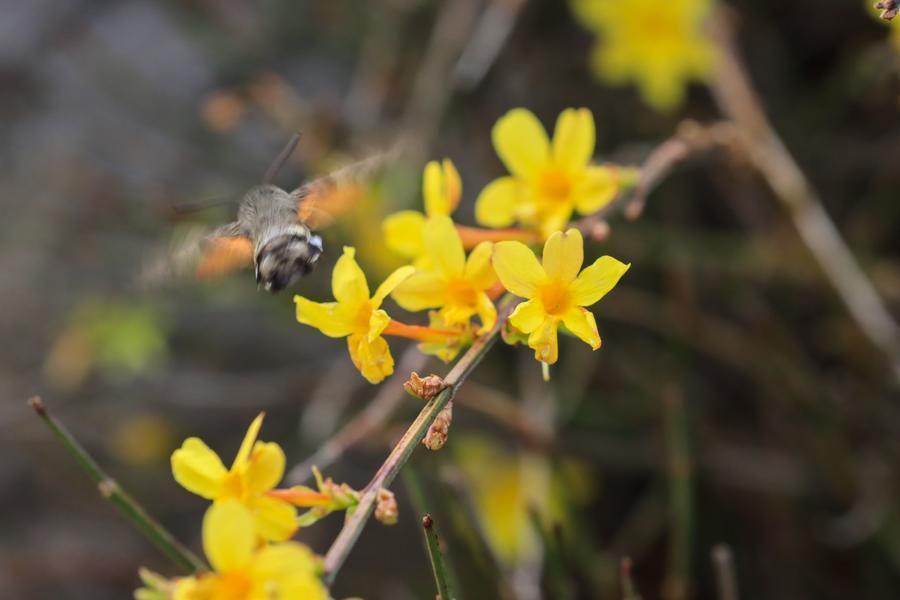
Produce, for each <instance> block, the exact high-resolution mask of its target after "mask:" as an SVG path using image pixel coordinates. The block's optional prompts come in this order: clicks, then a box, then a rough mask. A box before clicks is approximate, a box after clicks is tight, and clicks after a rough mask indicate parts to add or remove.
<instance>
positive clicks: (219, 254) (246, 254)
mask: <svg viewBox="0 0 900 600" xmlns="http://www.w3.org/2000/svg"><path fill="white" fill-rule="evenodd" d="M202 246H204V248H203V254H202V256H201V257H200V262H198V263H197V267H196V268H195V269H194V277H196V278H197V279H204V280H205V279H215V278H218V277H221V276H223V275H227V274H228V273H231V272H232V271H234V270H236V269H241V268H244V267H248V266H250V265H252V264H253V242H252V241H250V238H248V237H245V236H221V235H211V236H209V237H207V238H206V239H205V240H204V241H203V244H202Z"/></svg>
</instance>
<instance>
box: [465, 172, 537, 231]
mask: <svg viewBox="0 0 900 600" xmlns="http://www.w3.org/2000/svg"><path fill="white" fill-rule="evenodd" d="M524 194H525V191H524V189H523V187H522V183H521V182H520V181H518V180H517V179H516V178H514V177H500V178H499V179H495V180H494V181H492V182H490V183H489V184H488V185H487V186H486V187H485V188H484V189H483V190H481V193H480V194H478V199H477V200H475V220H476V221H477V222H478V223H479V224H480V225H484V226H485V227H509V226H510V225H512V224H513V223H514V222H515V220H516V205H517V204H518V203H519V201H520V200H521V199H522V197H523V195H524Z"/></svg>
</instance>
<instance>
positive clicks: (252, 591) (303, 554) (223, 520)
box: [173, 500, 328, 600]
mask: <svg viewBox="0 0 900 600" xmlns="http://www.w3.org/2000/svg"><path fill="white" fill-rule="evenodd" d="M203 550H204V552H205V553H206V557H207V558H208V559H209V563H210V565H212V568H213V572H212V573H204V574H201V575H198V576H195V577H186V578H183V579H180V580H178V582H177V583H176V584H175V592H174V595H173V600H295V599H297V598H303V600H327V598H328V593H327V592H326V590H325V586H324V585H323V584H322V581H321V580H320V579H319V575H318V572H319V569H320V567H319V562H318V559H317V558H316V556H315V555H314V554H313V553H312V552H311V551H310V550H309V548H307V547H306V546H303V545H302V544H298V543H297V542H283V543H279V544H271V545H264V546H262V547H260V546H258V544H257V538H256V532H255V529H254V523H253V517H252V515H251V514H250V513H249V512H248V511H247V509H246V508H245V507H244V506H243V505H241V503H240V502H237V501H234V500H226V501H224V502H219V503H216V504H213V505H212V506H211V507H210V508H209V510H208V511H207V512H206V515H205V516H204V517H203Z"/></svg>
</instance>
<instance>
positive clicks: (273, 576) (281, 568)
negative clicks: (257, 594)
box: [250, 542, 318, 600]
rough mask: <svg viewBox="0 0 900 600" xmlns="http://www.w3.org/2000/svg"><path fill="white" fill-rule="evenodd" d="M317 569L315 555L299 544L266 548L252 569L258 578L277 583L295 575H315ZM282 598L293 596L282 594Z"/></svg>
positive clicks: (289, 543)
mask: <svg viewBox="0 0 900 600" xmlns="http://www.w3.org/2000/svg"><path fill="white" fill-rule="evenodd" d="M317 569H318V565H317V561H316V557H315V555H314V554H313V553H312V551H311V550H310V549H309V548H307V547H306V546H304V545H302V544H298V543H297V542H287V543H284V544H273V545H271V546H266V547H265V548H263V549H262V550H260V551H259V553H258V554H257V555H256V557H254V559H253V564H252V565H251V567H250V570H251V572H252V573H253V574H254V575H255V576H256V578H258V579H261V580H265V581H275V582H277V581H280V580H283V579H285V578H287V577H290V576H291V575H292V574H295V573H299V574H303V575H315V573H316V570H317ZM281 597H282V598H286V599H287V598H292V597H293V596H285V595H284V593H283V592H282V595H281ZM304 600H305V597H304Z"/></svg>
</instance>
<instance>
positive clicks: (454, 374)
mask: <svg viewBox="0 0 900 600" xmlns="http://www.w3.org/2000/svg"><path fill="white" fill-rule="evenodd" d="M516 304H517V302H516V300H515V299H514V298H513V297H512V296H509V295H507V296H505V297H504V298H503V299H502V300H501V302H500V306H499V310H498V313H499V316H498V319H497V323H496V324H495V325H494V328H493V329H492V330H491V331H490V332H489V333H487V334H486V335H484V336H483V337H481V338H479V339H477V340H476V341H475V343H474V344H472V346H471V347H470V348H469V349H468V351H466V353H465V354H464V355H463V356H462V358H460V359H459V360H458V361H457V362H456V364H455V365H454V366H453V368H452V369H451V370H450V373H448V374H447V376H446V377H445V378H444V383H446V384H447V387H446V388H445V389H444V390H443V391H442V392H441V393H439V394H438V395H437V396H436V397H435V398H434V399H433V400H431V401H429V402H428V403H427V404H426V405H425V407H424V408H423V409H422V411H421V412H420V413H419V416H418V417H416V420H415V421H413V423H412V425H410V426H409V428H408V429H407V430H406V433H404V434H403V437H402V438H400V441H399V442H397V444H396V446H394V448H393V450H391V453H390V454H389V455H388V457H387V459H386V460H385V461H384V463H383V464H382V465H381V467H380V468H379V469H378V471H377V472H376V473H375V477H373V478H372V481H370V482H369V484H368V485H367V486H366V487H365V489H364V490H363V492H362V494H361V495H360V501H359V505H358V506H357V507H356V511H355V512H354V513H353V516H352V517H351V518H350V520H348V521H347V523H346V524H345V525H344V528H343V529H341V532H340V533H339V534H338V536H337V538H336V539H335V540H334V543H333V544H332V545H331V548H329V549H328V552H327V553H326V554H325V563H324V568H325V575H324V579H325V582H326V583H327V584H329V585H330V584H331V583H332V582H333V581H334V578H335V576H336V575H337V572H338V571H339V570H340V568H341V566H343V564H344V561H345V560H346V559H347V556H348V555H349V554H350V551H351V550H352V549H353V546H354V545H355V544H356V540H357V539H358V538H359V535H360V533H362V530H363V527H365V524H366V522H367V521H368V520H369V517H370V516H371V514H372V511H373V510H374V508H375V499H376V495H377V493H378V490H380V489H381V488H386V487H388V486H390V484H391V482H392V481H393V480H394V478H395V477H396V476H397V473H398V472H399V471H400V469H401V468H402V467H403V465H405V464H406V461H408V460H409V457H410V456H411V455H412V453H413V451H414V450H415V449H416V447H417V446H418V445H419V442H421V441H422V438H423V437H425V433H426V432H427V431H428V428H429V427H430V426H431V424H432V423H433V422H434V419H435V418H436V417H437V416H438V415H439V414H440V412H441V411H442V410H443V409H444V407H445V406H446V405H447V403H448V402H450V400H451V399H452V398H453V396H454V395H455V394H456V390H457V389H458V388H459V386H460V385H462V383H463V382H464V381H465V380H466V377H468V376H469V374H470V373H471V372H472V371H473V370H474V369H475V367H476V366H478V364H479V363H480V362H481V359H482V358H484V356H485V354H487V351H488V350H490V348H491V346H493V344H494V342H495V341H497V337H498V336H499V334H500V330H501V329H502V328H503V327H504V325H505V324H506V318H507V317H508V316H509V313H510V311H511V310H512V308H513V307H514V306H515V305H516Z"/></svg>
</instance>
